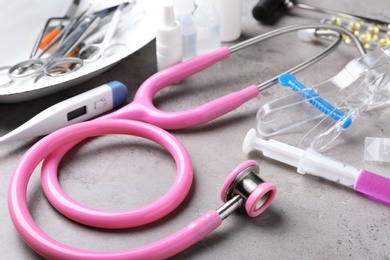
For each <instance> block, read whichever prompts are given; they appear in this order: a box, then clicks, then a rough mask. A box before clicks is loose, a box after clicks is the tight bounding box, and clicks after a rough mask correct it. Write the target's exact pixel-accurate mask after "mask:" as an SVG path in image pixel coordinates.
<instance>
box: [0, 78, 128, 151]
mask: <svg viewBox="0 0 390 260" xmlns="http://www.w3.org/2000/svg"><path fill="white" fill-rule="evenodd" d="M127 94H128V90H127V87H126V86H125V85H124V84H122V83H121V82H119V81H112V82H109V83H107V84H104V85H102V86H99V87H97V88H94V89H91V90H89V91H87V92H84V93H82V94H79V95H77V96H75V97H72V98H69V99H67V100H64V101H62V102H60V103H58V104H55V105H53V106H51V107H49V108H47V109H46V110H44V111H42V112H41V113H39V114H38V115H36V116H35V117H33V118H31V119H30V120H29V121H27V122H26V123H24V124H23V125H21V126H19V127H18V128H16V129H15V130H13V131H11V132H9V133H8V134H6V135H4V136H2V137H0V144H6V143H10V142H12V141H16V140H20V139H24V138H28V137H36V136H42V135H47V134H49V133H51V132H54V131H56V130H58V129H60V128H63V127H65V126H68V125H72V124H75V123H79V122H83V121H86V120H88V119H91V118H94V117H97V116H98V115H101V114H103V113H105V112H107V111H109V110H111V109H114V108H116V107H118V106H120V105H122V104H123V103H124V102H125V101H126V97H127Z"/></svg>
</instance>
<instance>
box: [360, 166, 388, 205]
mask: <svg viewBox="0 0 390 260" xmlns="http://www.w3.org/2000/svg"><path fill="white" fill-rule="evenodd" d="M355 190H357V191H360V192H362V193H364V194H366V195H368V196H370V197H373V198H375V199H378V200H380V201H383V202H385V203H388V204H390V179H388V178H385V177H383V176H380V175H378V174H375V173H372V172H369V171H366V170H362V171H361V173H360V175H359V177H358V178H357V180H356V182H355Z"/></svg>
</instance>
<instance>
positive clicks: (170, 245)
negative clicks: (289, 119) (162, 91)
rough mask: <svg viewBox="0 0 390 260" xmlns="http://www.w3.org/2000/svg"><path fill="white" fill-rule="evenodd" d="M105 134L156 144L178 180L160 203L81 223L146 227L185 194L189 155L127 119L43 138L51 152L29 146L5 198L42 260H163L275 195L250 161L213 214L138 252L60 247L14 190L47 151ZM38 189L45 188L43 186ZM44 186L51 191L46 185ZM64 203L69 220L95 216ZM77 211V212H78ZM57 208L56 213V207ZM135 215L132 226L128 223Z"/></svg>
mask: <svg viewBox="0 0 390 260" xmlns="http://www.w3.org/2000/svg"><path fill="white" fill-rule="evenodd" d="M80 127H81V128H80ZM68 130H69V131H72V132H73V134H71V135H70V136H72V137H71V138H70V139H68V140H65V139H64V138H63V137H64V135H65V136H69V132H68ZM91 131H92V132H91ZM108 133H112V134H114V133H117V134H126V133H127V134H135V135H139V136H142V137H145V138H149V139H151V140H153V141H156V142H157V143H160V144H161V145H163V146H164V147H165V148H166V149H168V151H169V152H171V154H172V155H173V156H174V158H175V161H176V164H177V168H178V169H177V170H178V177H177V179H176V181H175V184H174V186H173V187H172V189H171V190H170V191H169V192H168V193H167V194H166V195H165V196H164V197H162V198H161V199H160V200H159V201H156V202H154V203H152V204H149V205H148V207H147V208H145V207H143V208H140V209H138V211H133V212H131V211H130V212H129V211H119V212H107V211H101V212H100V214H99V215H96V216H95V217H94V218H91V219H90V220H89V222H88V223H84V224H90V225H92V226H97V225H99V226H100V225H101V219H102V218H106V219H107V218H108V217H110V219H111V220H112V221H109V222H105V223H106V225H108V226H109V227H110V228H118V226H119V225H137V224H139V225H142V224H145V223H144V222H147V221H150V219H153V218H156V217H161V215H162V214H164V213H166V211H169V209H167V208H168V207H170V206H171V205H173V204H176V202H177V200H178V199H180V198H177V195H174V194H173V193H174V192H173V191H177V193H178V194H180V195H179V196H180V197H182V196H183V194H184V195H185V194H186V192H187V191H188V189H189V185H191V180H192V167H191V160H190V159H189V155H188V153H187V152H186V150H185V148H184V147H183V146H182V145H181V144H180V143H179V141H178V140H177V139H176V138H174V137H173V136H172V135H170V134H169V133H168V132H165V131H164V130H162V129H160V128H157V127H155V126H152V125H149V124H146V123H142V122H136V121H132V120H107V121H105V120H94V121H91V122H88V123H80V124H79V125H73V126H70V127H68V128H67V129H66V128H64V129H61V130H59V131H57V132H55V133H53V134H51V135H48V136H46V137H44V138H43V139H42V140H41V141H39V142H38V143H40V144H42V143H46V144H50V149H42V148H43V147H44V146H42V145H40V144H38V143H37V145H34V146H33V147H32V148H31V149H32V150H35V151H36V152H37V153H34V152H33V153H31V152H28V153H27V154H26V155H25V156H24V157H23V159H22V162H21V164H20V165H19V167H18V170H17V172H18V173H16V174H15V175H14V176H13V181H12V182H13V183H12V184H11V189H10V191H9V195H10V196H11V198H10V200H9V203H10V204H9V205H10V212H11V217H12V219H13V220H14V221H15V220H18V221H17V222H14V223H15V225H16V228H17V229H18V231H19V232H20V234H21V235H22V237H23V238H24V239H25V241H26V243H27V244H29V245H30V246H31V247H32V248H33V249H34V250H35V251H36V252H37V253H39V254H41V255H42V256H44V257H45V258H49V259H52V258H55V259H58V258H67V259H69V258H73V259H74V258H82V259H108V258H115V259H146V258H152V259H156V258H159V259H160V258H162V259H165V258H168V257H170V256H173V255H175V254H177V253H179V252H181V251H183V250H184V249H186V248H188V247H190V246H191V245H193V244H195V243H196V242H198V241H200V240H201V239H203V238H204V237H205V236H207V235H208V234H209V233H210V232H212V231H213V230H215V229H216V228H217V227H218V226H219V225H221V223H222V220H224V219H226V218H227V217H228V216H229V215H230V214H231V213H233V212H234V211H235V210H236V209H238V208H240V207H241V206H242V205H245V209H246V211H247V213H248V215H249V216H250V217H255V216H258V215H259V214H261V213H262V212H263V211H264V210H265V209H266V208H267V207H268V206H269V205H270V203H271V202H272V200H273V198H274V197H275V193H276V187H275V185H273V184H271V183H266V182H264V181H263V180H261V179H260V178H259V177H258V176H257V173H256V171H257V169H258V167H257V164H256V163H255V162H254V161H247V162H244V163H243V164H241V165H239V166H238V167H237V168H236V169H235V170H234V171H233V172H232V173H231V174H230V175H229V177H228V178H227V180H226V181H225V182H224V185H223V188H222V192H226V195H225V194H222V193H221V196H223V197H224V201H226V203H225V204H224V205H223V206H221V207H220V208H219V209H217V210H215V211H214V210H212V211H209V212H208V213H206V214H205V215H203V216H202V217H200V218H199V219H197V220H195V221H193V222H191V223H190V224H189V225H187V226H186V227H185V228H184V229H182V230H180V231H178V232H176V233H174V234H172V235H170V236H168V237H166V238H164V239H162V240H160V241H156V242H154V243H152V244H149V245H145V246H142V247H139V248H135V249H129V250H122V251H116V252H93V251H87V250H80V249H76V248H72V247H69V246H65V245H63V244H61V243H59V242H57V241H55V240H53V239H52V238H50V237H48V236H47V235H46V234H44V233H43V232H42V231H41V230H40V229H39V228H38V226H36V224H35V223H34V220H33V219H32V217H31V215H29V213H28V208H27V202H26V193H24V192H19V193H15V188H16V189H20V188H21V190H23V187H22V186H23V185H25V184H27V182H28V178H29V177H30V175H31V174H32V172H33V169H34V168H35V167H36V166H37V165H38V164H39V162H40V161H41V160H43V159H44V158H45V157H46V156H51V155H50V153H51V152H52V151H54V150H56V149H58V148H60V147H62V146H63V145H65V144H67V143H68V142H67V141H71V142H72V141H77V140H80V138H81V139H84V138H86V137H88V136H92V135H100V134H108ZM32 150H30V151H32ZM38 151H39V152H38ZM48 163H50V162H48V161H45V162H44V164H45V165H44V166H43V167H48V166H47V164H48ZM49 167H50V166H49ZM19 174H20V175H19ZM14 181H15V182H14ZM44 181H46V179H44ZM43 185H44V186H46V185H45V184H43ZM47 188H49V189H50V188H51V187H50V185H49V186H48V187H47ZM21 190H20V191H21ZM49 199H50V198H49ZM68 202H69V203H70V204H71V205H73V209H74V210H73V212H74V213H75V216H71V215H72V213H73V212H72V211H69V212H67V213H66V215H67V216H68V217H70V218H72V219H74V220H75V219H78V218H80V217H82V215H84V214H91V212H92V213H95V212H96V210H94V209H90V208H86V207H84V206H82V205H80V204H77V203H76V204H73V203H74V201H72V200H68ZM68 205H69V204H68ZM80 209H81V211H80V212H79V211H78V210H80ZM59 210H60V211H61V209H59ZM146 212H148V214H145V213H146ZM115 215H116V217H115ZM140 216H142V217H140ZM134 217H138V218H137V219H136V220H135V222H133V221H132V220H133V218H134ZM121 219H122V220H121ZM115 220H118V221H115ZM120 220H121V221H120ZM81 223H83V222H81ZM27 227H29V228H27ZM25 228H27V229H25Z"/></svg>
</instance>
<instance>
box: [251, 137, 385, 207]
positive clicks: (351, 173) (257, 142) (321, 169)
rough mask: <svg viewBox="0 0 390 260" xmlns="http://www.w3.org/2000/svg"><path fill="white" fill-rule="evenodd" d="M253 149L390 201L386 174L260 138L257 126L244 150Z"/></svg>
mask: <svg viewBox="0 0 390 260" xmlns="http://www.w3.org/2000/svg"><path fill="white" fill-rule="evenodd" d="M252 149H256V150H259V151H261V152H262V153H263V155H264V156H266V157H269V158H272V159H274V160H277V161H279V162H282V163H285V164H288V165H291V166H293V167H296V168H297V172H298V173H300V174H305V173H308V174H311V175H314V176H319V177H322V178H324V179H326V180H330V181H333V182H336V183H339V184H341V185H343V186H346V187H349V188H352V189H355V190H356V191H359V192H361V193H363V194H365V195H367V196H369V197H372V198H374V199H376V200H380V201H382V202H385V203H387V204H390V179H388V178H386V177H383V176H380V175H377V174H375V173H372V172H369V171H366V170H363V169H359V168H356V167H354V166H351V165H348V164H345V163H343V162H339V161H337V160H335V159H332V158H329V157H326V156H324V155H322V154H319V153H317V152H316V151H315V150H313V149H311V148H308V149H307V150H302V149H299V148H296V147H294V146H291V145H288V144H285V143H282V142H278V141H276V140H273V139H270V140H264V139H261V138H257V137H256V130H255V129H251V130H249V132H248V133H247V135H246V137H245V140H244V143H243V152H244V153H249V152H250V151H251V150H252Z"/></svg>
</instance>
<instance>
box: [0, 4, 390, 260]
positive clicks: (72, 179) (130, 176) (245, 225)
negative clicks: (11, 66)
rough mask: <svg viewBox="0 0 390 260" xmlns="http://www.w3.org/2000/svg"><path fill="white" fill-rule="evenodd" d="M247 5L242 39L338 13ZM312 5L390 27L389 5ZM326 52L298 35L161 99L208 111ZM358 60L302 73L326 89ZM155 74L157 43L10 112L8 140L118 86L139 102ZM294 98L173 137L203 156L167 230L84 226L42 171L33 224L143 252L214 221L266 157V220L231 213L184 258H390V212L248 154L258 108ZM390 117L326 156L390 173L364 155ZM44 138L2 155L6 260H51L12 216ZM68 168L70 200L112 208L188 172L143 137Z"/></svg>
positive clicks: (67, 162)
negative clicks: (264, 11)
mask: <svg viewBox="0 0 390 260" xmlns="http://www.w3.org/2000/svg"><path fill="white" fill-rule="evenodd" d="M243 3H244V4H243V9H242V36H241V38H240V39H239V40H238V41H237V42H239V41H242V40H244V39H247V38H250V37H253V36H255V35H258V34H261V33H264V32H267V31H270V30H273V29H276V28H280V27H282V26H286V25H291V24H298V23H307V22H317V21H319V20H320V19H321V18H324V17H327V16H325V15H321V14H318V13H313V12H309V11H303V10H299V9H292V10H291V11H290V12H288V13H287V14H285V15H284V16H281V17H280V18H279V19H278V20H277V21H275V22H274V23H273V24H268V25H263V24H259V23H258V22H257V21H255V20H254V19H253V18H252V16H251V9H252V7H253V6H254V5H255V3H256V0H245V1H243ZM307 3H312V4H316V5H318V6H322V7H327V8H331V9H335V10H342V11H345V12H350V13H354V14H360V15H364V16H371V17H375V18H381V19H387V20H389V21H390V15H389V11H390V9H389V6H388V3H387V2H386V1H380V0H372V1H369V2H367V1H362V0H356V1H346V0H344V1H335V0H332V1H321V2H317V1H307ZM232 44H234V43H229V45H232ZM325 44H327V43H323V44H310V43H303V42H301V41H300V40H299V39H298V38H297V36H296V34H294V33H292V34H288V35H286V36H283V37H279V38H275V39H271V40H268V41H266V42H263V43H261V44H257V45H255V46H251V47H248V48H246V49H244V50H242V51H240V52H237V53H235V54H233V55H232V56H231V57H230V58H229V59H227V60H225V61H223V62H220V63H218V64H216V65H215V66H213V67H212V68H210V69H208V70H207V71H205V72H201V73H199V74H197V75H195V76H192V77H190V78H188V79H186V80H185V81H183V82H181V83H180V84H178V85H175V86H171V87H169V88H167V89H165V90H163V91H161V92H160V93H159V94H158V96H157V97H156V99H155V103H156V105H157V106H158V107H159V108H161V109H164V110H167V111H179V110H183V109H189V108H193V107H196V106H199V105H200V104H203V103H205V102H207V101H210V100H212V99H214V98H217V97H219V96H221V95H224V94H228V93H230V92H232V91H237V90H240V89H242V88H244V87H245V86H248V85H251V84H260V83H262V82H264V81H265V80H267V79H269V78H271V77H273V76H276V75H278V74H279V73H281V72H282V71H284V70H286V69H288V68H290V67H292V66H293V65H295V64H297V63H298V62H301V61H303V60H304V59H306V58H307V57H310V55H313V54H315V53H318V52H319V51H320V50H322V48H323V47H324V46H325ZM357 55H358V53H357V51H356V49H354V48H352V47H349V46H345V45H343V46H341V47H340V48H339V49H337V50H336V51H335V52H333V53H332V54H331V55H329V56H328V57H326V58H325V59H324V60H323V61H321V62H319V63H317V64H315V65H313V66H310V67H309V68H308V69H306V70H304V71H302V72H300V73H298V74H297V76H298V77H299V78H300V79H301V80H302V81H303V82H306V83H307V84H316V83H319V82H322V81H325V80H327V79H329V78H330V77H332V76H333V75H334V74H335V73H337V72H338V71H339V70H341V68H343V66H344V65H345V64H346V63H347V62H348V61H350V60H351V59H353V58H355V57H357ZM155 72H156V59H155V42H154V41H152V42H150V43H149V44H148V45H146V46H145V47H144V48H142V49H141V50H139V51H137V52H136V53H134V54H133V55H131V56H129V57H127V58H125V59H124V60H122V61H121V62H120V63H118V64H117V65H115V66H114V67H112V68H111V69H110V70H108V71H106V72H104V73H102V74H101V75H99V76H97V77H95V78H93V79H91V80H89V81H87V82H85V83H82V84H80V85H77V86H75V87H73V88H70V89H67V90H65V91H62V92H60V93H57V94H53V95H50V96H46V97H42V98H39V99H36V100H32V101H28V102H24V103H17V104H0V111H1V112H0V113H1V120H0V134H5V133H7V132H9V131H11V130H12V129H14V128H15V127H17V126H19V125H21V124H22V123H23V122H25V121H27V120H28V119H29V118H31V117H32V116H34V115H35V114H37V113H39V112H40V111H42V110H44V109H45V108H47V107H49V106H50V105H53V104H56V103H57V102H59V101H62V100H64V99H66V98H69V97H72V96H74V95H76V94H78V93H82V92H84V91H86V90H88V89H91V88H94V87H96V86H99V85H101V84H104V83H106V82H108V81H111V80H119V81H121V82H123V83H124V84H126V85H127V86H128V89H129V96H128V102H130V101H131V100H132V97H133V96H134V93H135V92H136V90H137V87H138V86H140V84H141V83H142V82H143V81H145V80H146V79H147V78H148V77H149V76H151V75H153V74H154V73H155ZM287 93H289V92H288V91H287V90H285V89H283V88H282V87H281V86H278V85H275V86H273V87H271V88H269V89H267V90H265V91H264V92H263V93H261V94H260V95H259V96H258V97H257V98H255V99H253V100H251V101H249V102H247V103H246V104H244V105H242V106H240V107H239V108H237V109H236V110H234V111H232V112H231V113H229V114H226V115H224V116H222V117H220V118H218V119H216V120H213V121H212V122H209V123H207V124H204V125H201V126H197V127H193V128H190V129H185V130H180V131H172V133H173V135H174V136H175V137H177V138H178V139H179V140H180V141H181V142H182V143H183V144H184V146H185V147H186V148H187V150H188V153H189V154H190V156H191V159H192V162H193V168H194V181H193V186H192V189H191V191H190V192H189V194H188V195H187V197H186V199H185V201H184V202H183V203H182V204H181V205H180V206H179V207H178V208H177V209H176V210H175V211H174V212H172V213H171V214H169V215H168V216H166V217H165V218H163V219H161V220H159V221H157V222H156V223H153V224H148V225H146V226H142V227H137V228H132V229H125V230H102V229H95V228H88V227H85V226H82V225H79V224H76V223H74V222H72V221H70V220H68V219H67V218H65V217H63V216H62V215H60V214H59V213H58V212H57V211H56V210H55V209H54V208H53V207H51V206H50V204H49V203H48V202H47V200H46V199H45V197H44V194H43V192H42V189H41V187H40V175H39V169H36V171H35V172H34V174H33V176H32V178H31V181H30V184H29V188H28V203H29V208H30V210H31V213H32V216H33V218H34V219H35V221H36V222H37V223H38V225H39V226H40V228H41V229H42V230H43V231H45V232H46V233H48V234H49V235H50V236H52V237H53V238H55V239H56V240H58V241H61V242H62V243H65V244H68V245H70V246H74V247H80V248H83V249H88V250H120V249H127V248H132V247H136V246H140V245H143V244H147V243H150V242H152V241H155V240H157V239H161V238H163V237H165V236H167V235H169V234H171V233H172V232H174V231H177V230H179V229H180V228H182V227H184V226H185V225H186V224H187V223H189V222H190V221H191V220H194V219H196V218H198V217H200V216H201V215H202V214H203V213H206V212H208V211H209V210H212V209H217V208H218V207H219V206H220V205H221V204H222V203H221V201H220V200H219V192H220V189H221V185H222V183H223V181H224V180H225V178H226V176H227V175H228V174H229V173H230V172H231V171H232V170H233V169H234V168H235V167H236V166H237V165H238V164H239V163H241V162H243V161H245V160H247V159H255V160H257V161H258V162H259V163H260V166H261V176H262V178H263V179H265V180H267V181H269V182H272V183H274V184H275V185H276V186H277V187H278V193H277V195H276V198H275V200H274V202H273V203H272V205H271V206H270V207H269V208H268V210H266V211H265V212H264V213H263V214H262V215H261V216H259V217H257V218H248V217H247V216H246V214H245V212H244V211H239V212H237V213H235V214H233V215H231V216H230V217H229V218H227V219H226V220H225V221H224V222H223V223H222V225H221V226H220V227H219V228H218V229H217V230H216V231H215V232H213V233H211V234H210V235H209V236H208V237H207V238H205V239H204V240H202V241H200V242H199V243H197V244H195V245H194V246H192V247H191V248H189V249H187V250H185V251H184V252H182V253H180V254H178V255H177V256H175V257H173V259H389V252H390V251H389V234H390V208H389V206H388V205H384V204H382V203H379V202H376V201H373V200H371V199H369V198H367V197H365V196H362V195H361V194H358V193H357V192H355V191H354V190H352V189H349V188H345V187H343V186H340V185H339V184H336V183H332V182H328V181H325V180H322V179H320V178H316V177H311V176H309V175H305V176H302V175H300V174H297V173H296V169H295V168H293V167H290V166H286V165H284V164H282V163H279V162H277V161H273V160H271V159H267V158H265V157H263V156H262V155H261V154H260V153H256V152H254V153H250V154H249V155H247V154H244V153H243V152H242V150H241V146H242V142H243V139H244V136H245V135H246V133H247V131H248V130H249V129H250V128H253V127H256V118H255V117H256V112H257V110H258V109H259V108H260V107H261V106H262V105H263V104H264V103H266V102H270V101H272V100H274V99H276V98H278V97H281V96H284V95H286V94H287ZM389 115H390V112H389V110H388V109H381V110H376V111H371V112H368V113H366V114H364V115H363V116H362V117H360V118H359V122H360V123H356V124H354V125H353V126H352V127H351V129H350V130H349V131H347V132H346V133H345V135H343V136H342V137H340V139H339V140H338V141H337V142H336V144H335V145H333V146H332V147H331V149H329V150H327V151H326V155H328V156H331V157H333V158H335V159H337V160H340V161H343V162H346V163H349V164H352V165H354V166H357V167H360V168H365V169H367V170H370V171H373V172H377V173H380V174H382V175H384V176H387V177H390V172H389V170H388V166H389V165H388V164H385V163H372V162H371V163H370V162H367V161H364V158H363V152H364V138H365V137H366V136H375V137H389V136H390V128H389V127H390V126H389V124H388V118H389ZM286 116H287V115H286ZM281 120H283V118H281ZM303 134H304V133H303V132H299V131H297V132H295V133H289V134H284V135H278V136H276V137H275V139H277V140H280V141H283V142H286V143H290V144H293V145H296V144H297V142H298V140H299V139H300V137H302V135H303ZM37 140H39V139H38V138H32V139H27V140H22V141H17V142H13V143H11V144H7V145H2V146H1V147H0V167H1V168H0V169H1V175H2V181H1V182H0V219H1V221H0V247H1V250H0V251H1V254H0V258H1V259H41V257H40V256H39V255H38V254H36V253H35V252H34V251H33V250H31V249H30V248H29V247H28V246H27V245H26V244H25V243H24V241H23V240H22V239H21V237H20V236H19V234H18V233H17V231H16V229H15V228H14V226H13V224H12V221H11V219H10V216H9V213H8V208H7V189H8V184H9V181H10V178H11V175H12V172H13V170H14V168H15V166H16V164H17V162H18V160H19V159H20V158H21V156H22V155H23V154H24V153H25V152H26V151H27V149H28V148H29V147H30V146H31V145H32V144H33V143H35V142H36V141H37ZM60 168H61V169H60V175H59V179H60V182H61V186H62V187H63V189H64V191H65V192H66V193H67V194H68V195H69V196H70V197H72V198H74V199H76V200H77V201H78V202H80V203H83V204H85V205H88V206H91V207H96V208H101V209H107V210H119V209H129V208H135V207H140V206H142V205H145V204H147V203H150V202H152V201H154V200H156V199H157V198H159V197H160V196H161V195H163V194H164V193H165V192H167V190H168V189H169V188H170V187H171V185H172V183H173V180H174V178H175V174H176V173H175V164H174V162H173V160H172V158H171V157H170V155H169V154H168V153H167V152H166V151H165V150H163V149H161V148H160V147H159V146H157V145H155V144H154V143H151V142H148V141H145V140H143V139H140V138H135V137H131V136H118V135H109V136H104V137H101V138H97V139H94V140H92V141H88V142H86V143H84V144H83V145H81V146H78V147H77V148H75V149H73V150H72V151H71V152H70V153H69V154H68V155H66V157H65V158H64V160H63V161H62V164H61V167H60Z"/></svg>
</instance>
